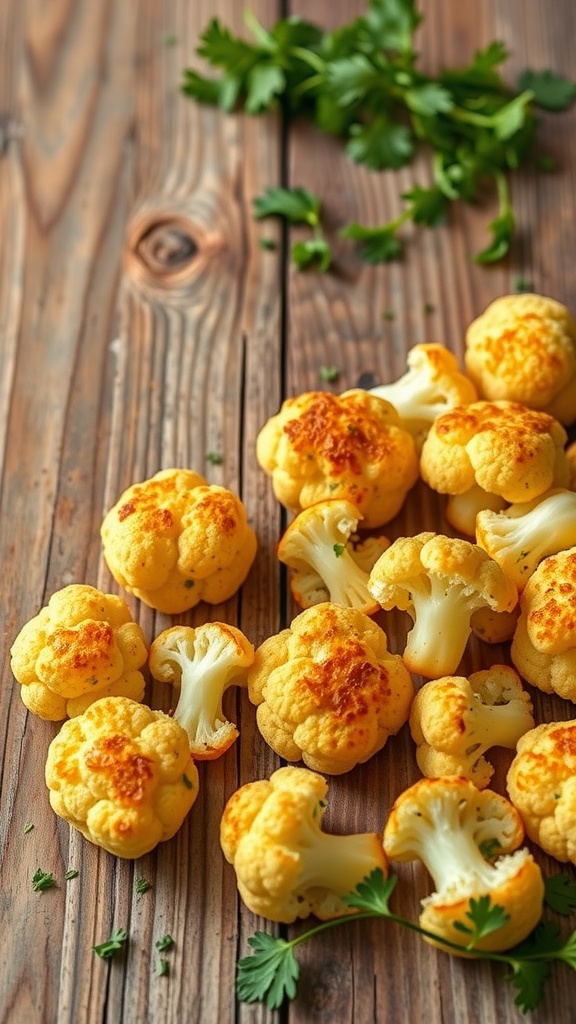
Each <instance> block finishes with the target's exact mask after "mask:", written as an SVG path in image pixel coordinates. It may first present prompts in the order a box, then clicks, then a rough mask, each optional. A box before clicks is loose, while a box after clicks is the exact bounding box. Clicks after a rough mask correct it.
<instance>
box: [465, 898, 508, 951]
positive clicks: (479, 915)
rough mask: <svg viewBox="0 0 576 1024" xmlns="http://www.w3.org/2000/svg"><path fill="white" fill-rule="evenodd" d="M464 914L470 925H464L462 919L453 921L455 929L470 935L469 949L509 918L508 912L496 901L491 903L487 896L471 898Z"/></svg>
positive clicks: (501, 926) (496, 929)
mask: <svg viewBox="0 0 576 1024" xmlns="http://www.w3.org/2000/svg"><path fill="white" fill-rule="evenodd" d="M465 916H466V917H467V918H469V919H470V922H471V924H470V926H468V925H465V924H464V922H463V921H455V922H454V927H455V928H456V930H457V931H459V932H462V933H463V934H465V935H469V936H470V941H469V943H468V947H467V948H469V949H473V948H474V946H476V945H477V944H478V942H480V940H481V939H483V938H484V937H485V936H486V935H491V934H492V932H496V931H498V929H499V928H503V926H504V925H505V924H506V923H507V922H508V921H509V920H510V914H508V913H507V912H506V911H505V910H504V908H503V907H500V906H498V904H497V903H492V902H491V900H490V897H489V896H481V897H480V899H477V900H475V899H474V898H471V900H470V906H469V909H468V910H467V911H466V915H465Z"/></svg>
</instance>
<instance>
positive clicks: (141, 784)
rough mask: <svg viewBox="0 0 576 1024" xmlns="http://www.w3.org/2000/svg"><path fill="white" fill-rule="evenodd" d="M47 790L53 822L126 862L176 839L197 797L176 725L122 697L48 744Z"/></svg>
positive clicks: (106, 701)
mask: <svg viewBox="0 0 576 1024" xmlns="http://www.w3.org/2000/svg"><path fill="white" fill-rule="evenodd" d="M46 785H47V786H48V789H49V791H50V804H51V806H52V809H53V810H54V811H55V812H56V814H58V815H59V816H60V817H61V818H64V820H65V821H67V822H68V823H69V824H70V825H72V826H73V827H74V828H76V829H78V831H79V832H81V833H82V835H84V836H85V837H86V839H89V840H90V841H91V842H92V843H95V844H96V845H97V846H101V847H102V848H103V849H104V850H108V852H109V853H113V854H114V855H115V856H116V857H127V858H130V859H131V858H136V857H143V856H144V854H145V853H149V852H150V850H152V849H153V848H154V847H155V846H156V845H157V844H158V843H160V842H162V841H164V840H165V839H171V838H172V836H173V835H175V833H176V832H177V831H178V829H179V828H180V826H181V824H182V822H183V821H184V818H185V817H186V815H187V814H188V811H189V810H190V808H191V807H192V805H193V803H194V801H195V800H196V797H197V796H198V770H197V768H196V765H195V764H194V761H193V760H192V756H191V754H190V750H189V746H188V735H187V733H186V731H185V729H183V728H182V726H181V725H179V724H178V722H175V721H174V719H173V718H170V717H169V716H168V715H166V714H164V712H163V711H151V710H150V708H148V707H146V706H145V705H143V704H138V703H136V701H132V700H128V698H126V697H103V698H102V699H101V700H97V701H95V702H94V704H91V705H90V707H89V708H88V709H87V710H86V711H85V712H84V714H83V715H79V716H78V717H77V718H71V719H70V720H69V721H68V722H65V723H64V725H63V726H62V728H61V730H60V732H59V733H58V735H57V736H56V737H55V738H54V739H53V740H52V742H51V744H50V746H49V748H48V757H47V760H46Z"/></svg>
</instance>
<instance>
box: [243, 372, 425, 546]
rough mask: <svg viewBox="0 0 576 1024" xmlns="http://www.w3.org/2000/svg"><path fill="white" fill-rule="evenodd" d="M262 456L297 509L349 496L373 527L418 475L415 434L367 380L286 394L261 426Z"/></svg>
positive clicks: (282, 497) (285, 500) (284, 498)
mask: <svg viewBox="0 0 576 1024" xmlns="http://www.w3.org/2000/svg"><path fill="white" fill-rule="evenodd" d="M256 458H257V460H258V463H259V465H260V466H261V467H262V469H264V470H265V472H266V473H267V474H268V475H269V476H270V477H271V478H272V486H273V489H274V494H275V495H276V498H277V499H278V501H279V502H280V503H281V504H282V505H284V506H285V507H286V508H288V509H290V510H291V511H292V512H294V513H297V512H301V511H302V509H305V508H308V507H309V506H310V505H314V504H315V503H316V502H317V501H324V500H325V499H326V498H345V499H346V500H348V501H350V502H352V503H353V504H354V505H355V506H356V508H357V509H358V511H359V512H360V514H361V515H362V517H363V526H365V527H366V528H367V529H371V528H372V527H376V526H382V525H383V524H384V523H386V522H388V521H389V520H390V519H392V518H393V517H394V516H395V515H396V513H397V512H398V511H399V510H400V508H401V506H402V504H403V502H404V498H405V497H406V494H407V493H408V491H409V490H410V488H411V487H412V486H413V484H415V483H416V480H417V479H418V456H417V454H416V448H415V445H414V441H413V439H412V436H411V435H410V434H409V433H408V431H407V430H405V429H404V428H403V427H402V424H401V422H400V417H399V415H398V413H397V412H396V410H395V409H394V407H393V406H392V405H391V404H390V403H389V402H386V401H384V399H383V398H377V397H376V396H375V395H370V394H369V393H368V392H367V391H364V390H362V389H359V388H358V389H355V390H352V391H346V392H344V393H343V394H342V395H333V394H330V393H329V392H325V391H309V392H305V393H304V394H301V395H298V396H296V397H295V398H288V399H286V401H285V402H284V403H283V405H282V407H281V409H280V411H279V412H278V413H277V414H276V415H275V416H272V417H271V418H270V419H269V420H268V421H267V422H266V423H265V424H264V426H263V427H262V429H261V430H260V433H259V434H258V437H257V441H256Z"/></svg>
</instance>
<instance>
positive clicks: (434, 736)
mask: <svg viewBox="0 0 576 1024" xmlns="http://www.w3.org/2000/svg"><path fill="white" fill-rule="evenodd" d="M533 728H534V716H533V714H532V701H531V700H530V697H529V695H528V693H527V692H526V690H525V689H524V688H523V686H522V683H521V681H520V678H519V676H518V674H517V673H516V672H515V671H514V669H513V668H510V667H509V666H508V665H492V666H491V667H490V668H488V669H482V670H481V671H479V672H473V673H472V675H471V676H469V678H466V676H442V678H441V679H432V680H430V682H428V683H425V684H424V686H422V687H421V688H420V689H419V690H418V693H417V694H416V697H415V698H414V701H413V703H412V709H411V711H410V732H411V734H412V739H413V740H414V742H415V743H416V760H417V762H418V767H419V768H420V771H421V772H422V774H423V775H426V776H427V777H428V778H429V779H432V778H438V777H440V778H441V777H443V776H446V775H460V776H462V778H465V779H469V780H470V782H473V783H474V785H475V786H478V789H484V788H485V787H486V786H487V785H488V783H489V782H490V779H491V778H492V776H493V774H494V768H493V767H492V765H491V764H490V763H489V761H487V759H486V758H485V757H484V754H485V753H486V751H487V750H491V749H492V748H493V747H506V748H507V749H508V750H514V749H515V747H516V743H517V741H518V740H519V738H520V736H523V735H524V733H525V732H528V730H529V729H533Z"/></svg>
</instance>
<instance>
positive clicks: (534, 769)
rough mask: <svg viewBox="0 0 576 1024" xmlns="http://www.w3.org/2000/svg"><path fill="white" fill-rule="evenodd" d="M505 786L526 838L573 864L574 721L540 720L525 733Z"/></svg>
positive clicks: (575, 845) (575, 846)
mask: <svg viewBox="0 0 576 1024" xmlns="http://www.w3.org/2000/svg"><path fill="white" fill-rule="evenodd" d="M506 787H507V790H508V795H509V797H510V800H511V801H512V803H513V804H514V806H515V807H516V809H517V810H518V812H519V813H520V815H521V817H522V821H523V823H524V828H525V829H526V834H527V835H528V836H529V838H530V839H531V840H532V841H533V842H534V843H537V845H538V846H540V847H541V848H542V849H543V850H545V851H546V853H549V854H550V856H552V857H555V858H556V860H559V861H561V862H563V863H565V862H567V861H571V863H572V864H576V721H574V720H572V721H566V722H545V723H543V724H541V725H537V726H535V728H534V729H531V730H530V731H529V732H527V733H525V734H524V736H522V738H521V739H520V740H518V746H517V748H516V756H515V757H514V759H513V761H512V764H511V765H510V768H509V769H508V775H507V778H506Z"/></svg>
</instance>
